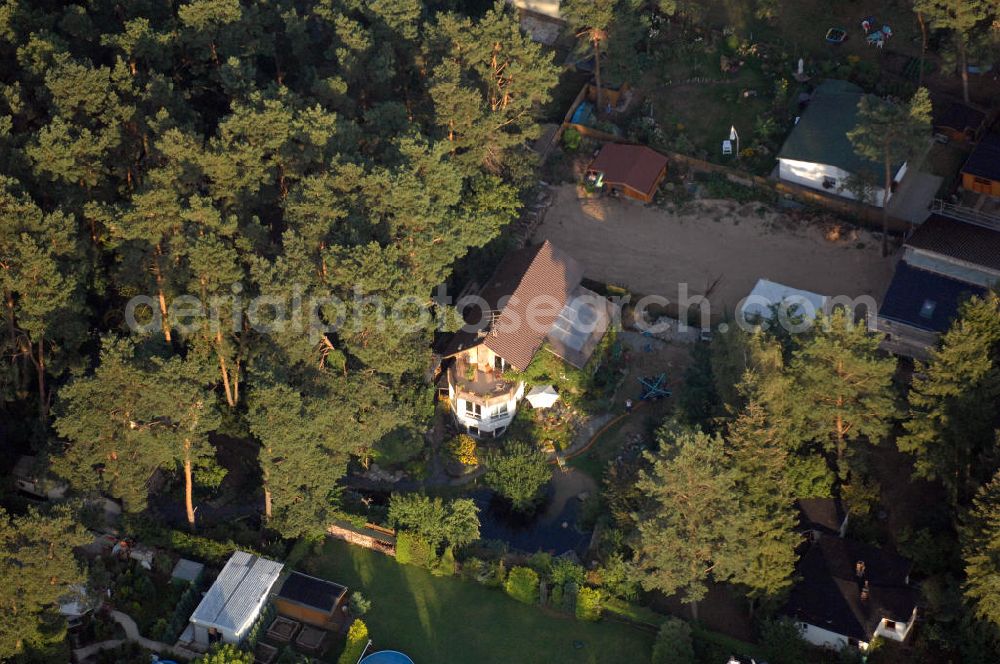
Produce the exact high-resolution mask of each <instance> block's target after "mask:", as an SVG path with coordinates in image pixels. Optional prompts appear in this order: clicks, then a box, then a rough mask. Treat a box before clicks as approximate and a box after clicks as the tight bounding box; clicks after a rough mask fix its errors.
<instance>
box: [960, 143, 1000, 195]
mask: <svg viewBox="0 0 1000 664" xmlns="http://www.w3.org/2000/svg"><path fill="white" fill-rule="evenodd" d="M962 188H963V189H965V190H967V191H972V192H975V193H977V194H986V195H988V196H998V197H1000V134H998V133H995V132H994V133H992V134H987V135H986V136H983V139H982V140H981V141H979V143H978V144H977V145H976V147H975V149H974V150H973V151H972V154H970V155H969V158H968V159H967V160H966V162H965V165H964V166H962Z"/></svg>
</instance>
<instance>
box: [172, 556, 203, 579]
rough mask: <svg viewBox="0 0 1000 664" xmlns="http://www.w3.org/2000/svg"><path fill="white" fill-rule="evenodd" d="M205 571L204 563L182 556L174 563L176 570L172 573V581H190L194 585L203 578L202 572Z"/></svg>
mask: <svg viewBox="0 0 1000 664" xmlns="http://www.w3.org/2000/svg"><path fill="white" fill-rule="evenodd" d="M204 571H205V566H204V565H203V564H202V563H199V562H195V561H194V560H188V559H187V558H181V559H180V560H178V561H177V564H176V565H174V570H173V571H172V572H171V573H170V580H171V581H180V582H182V583H190V584H192V585H194V584H195V583H197V582H198V579H200V578H201V575H202V572H204Z"/></svg>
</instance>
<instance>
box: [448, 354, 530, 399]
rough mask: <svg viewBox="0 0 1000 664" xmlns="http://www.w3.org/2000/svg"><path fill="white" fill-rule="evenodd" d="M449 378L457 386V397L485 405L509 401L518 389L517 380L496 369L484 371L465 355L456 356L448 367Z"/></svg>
mask: <svg viewBox="0 0 1000 664" xmlns="http://www.w3.org/2000/svg"><path fill="white" fill-rule="evenodd" d="M448 380H449V381H450V383H451V384H452V385H453V386H454V387H455V391H456V397H457V398H461V399H471V400H473V401H476V402H477V403H481V404H483V405H485V406H488V405H492V404H493V403H494V402H501V401H507V400H509V399H510V396H511V394H512V393H513V392H514V391H515V390H516V389H517V382H516V381H512V380H509V379H507V378H505V377H504V375H503V374H502V373H501V372H499V371H496V370H490V371H483V370H482V369H480V368H478V367H476V366H474V365H472V364H470V363H469V362H468V361H467V360H466V359H465V358H464V357H463V356H459V357H458V358H456V360H455V363H454V364H453V365H452V366H451V368H450V369H448Z"/></svg>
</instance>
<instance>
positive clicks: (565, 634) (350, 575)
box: [313, 540, 652, 664]
mask: <svg viewBox="0 0 1000 664" xmlns="http://www.w3.org/2000/svg"><path fill="white" fill-rule="evenodd" d="M313 566H314V567H315V568H316V572H317V573H318V574H319V575H320V576H322V577H324V578H328V579H331V580H334V581H337V582H338V583H344V584H346V585H348V586H349V587H350V588H351V589H352V590H354V591H361V592H362V593H364V594H365V595H366V596H367V597H368V598H369V599H371V600H372V609H371V611H370V612H369V613H368V615H367V616H365V622H366V623H367V624H368V626H369V629H370V630H371V633H372V640H373V641H374V643H375V646H376V648H378V649H384V648H395V649H398V650H400V651H402V652H405V653H407V654H408V655H410V657H412V658H413V659H414V661H418V662H449V664H450V663H462V662H469V663H470V664H471V663H488V662H497V663H501V662H514V661H516V662H540V663H541V662H546V663H550V662H617V661H648V659H649V653H650V650H651V646H652V636H651V635H648V634H645V633H643V632H640V631H638V630H635V629H633V628H631V627H628V626H625V625H620V624H617V623H611V622H602V623H597V624H591V623H582V622H578V621H576V620H575V619H574V618H572V617H570V616H565V615H562V614H555V613H553V612H549V611H543V610H541V609H540V608H539V607H532V606H525V605H523V604H519V603H518V602H516V601H515V600H513V599H511V598H510V597H508V596H507V595H505V594H504V593H503V591H502V590H500V589H491V588H485V587H483V586H480V585H478V584H475V583H473V582H471V581H463V580H460V579H458V578H454V577H435V576H432V575H431V574H430V573H429V572H427V571H425V570H422V569H419V568H417V567H412V566H407V565H399V564H398V563H396V562H395V560H393V559H392V558H390V557H387V556H383V555H382V554H379V553H376V552H373V551H369V550H367V549H360V548H357V547H351V546H350V545H347V544H345V543H342V542H337V541H334V540H328V542H327V543H326V546H325V547H324V550H323V555H322V557H321V558H320V559H317V560H315V561H314V565H313Z"/></svg>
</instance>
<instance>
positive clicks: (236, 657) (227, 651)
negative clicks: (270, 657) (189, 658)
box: [194, 643, 253, 664]
mask: <svg viewBox="0 0 1000 664" xmlns="http://www.w3.org/2000/svg"><path fill="white" fill-rule="evenodd" d="M194 661H195V662H198V664H253V653H251V652H246V651H243V650H240V649H239V648H237V647H236V646H234V645H233V644H231V643H217V644H215V645H214V646H212V648H211V649H210V650H209V651H208V652H207V653H205V656H204V657H199V658H198V659H196V660H194Z"/></svg>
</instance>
